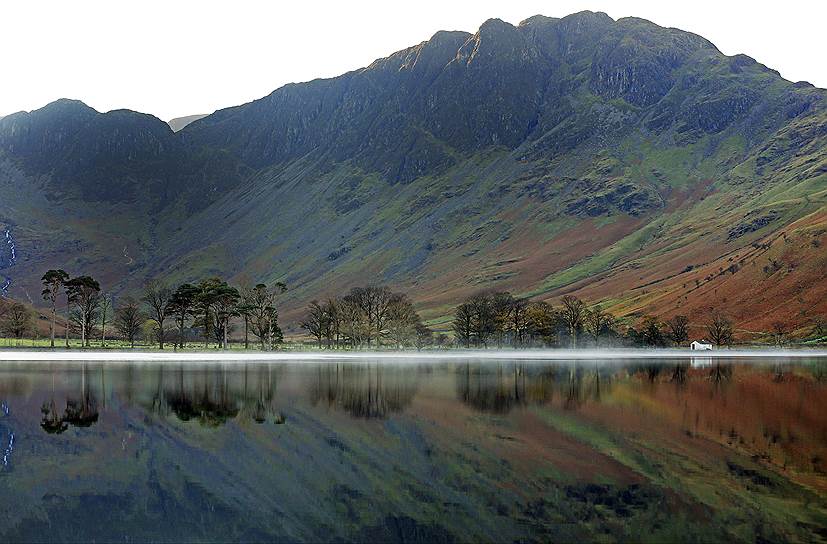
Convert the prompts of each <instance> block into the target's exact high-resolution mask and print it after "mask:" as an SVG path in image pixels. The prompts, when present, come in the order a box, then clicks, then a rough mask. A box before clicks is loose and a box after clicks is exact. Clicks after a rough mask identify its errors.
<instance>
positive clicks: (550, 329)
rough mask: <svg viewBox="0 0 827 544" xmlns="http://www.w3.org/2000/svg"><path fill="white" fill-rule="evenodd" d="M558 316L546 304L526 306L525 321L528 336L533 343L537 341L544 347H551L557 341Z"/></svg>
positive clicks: (539, 303) (538, 303)
mask: <svg viewBox="0 0 827 544" xmlns="http://www.w3.org/2000/svg"><path fill="white" fill-rule="evenodd" d="M557 318H558V314H557V312H555V310H554V308H553V307H552V306H551V304H549V303H548V302H544V301H536V302H532V303H531V304H529V305H528V308H527V309H526V320H527V322H528V334H529V335H530V337H531V338H532V340H533V341H535V342H536V341H537V340H538V339H539V340H541V341H542V343H543V344H545V345H551V344H552V343H554V342H555V341H556V340H557Z"/></svg>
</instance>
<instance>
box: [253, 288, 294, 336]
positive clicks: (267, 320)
mask: <svg viewBox="0 0 827 544" xmlns="http://www.w3.org/2000/svg"><path fill="white" fill-rule="evenodd" d="M285 291H287V286H286V285H285V284H284V283H282V282H276V283H274V284H273V286H272V287H268V286H267V285H266V284H264V283H259V284H258V285H256V286H255V287H253V289H252V290H251V291H250V296H249V298H248V300H247V305H248V306H249V312H250V317H249V319H250V324H251V325H252V329H253V334H254V335H255V336H256V337H257V338H258V340H259V344H260V345H261V349H262V350H264V348H265V343H266V346H267V349H268V350H271V349H273V342H281V338H282V334H281V329H280V328H279V325H278V317H279V314H278V311H277V310H276V299H277V298H278V296H279V295H280V294H282V293H284V292H285Z"/></svg>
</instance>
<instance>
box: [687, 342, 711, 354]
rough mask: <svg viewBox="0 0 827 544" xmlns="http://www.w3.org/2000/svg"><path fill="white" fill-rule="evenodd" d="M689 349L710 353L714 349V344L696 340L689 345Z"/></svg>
mask: <svg viewBox="0 0 827 544" xmlns="http://www.w3.org/2000/svg"><path fill="white" fill-rule="evenodd" d="M689 348H690V349H692V350H695V351H708V350H711V349H712V344H707V343H705V342H698V341H697V340H695V341H694V342H692V343H691V344H689Z"/></svg>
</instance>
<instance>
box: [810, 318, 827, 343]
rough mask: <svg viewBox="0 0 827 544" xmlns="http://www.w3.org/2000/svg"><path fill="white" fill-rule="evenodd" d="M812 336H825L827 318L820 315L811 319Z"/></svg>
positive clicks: (826, 332) (826, 334) (817, 337)
mask: <svg viewBox="0 0 827 544" xmlns="http://www.w3.org/2000/svg"><path fill="white" fill-rule="evenodd" d="M812 335H813V338H816V339H819V338H824V337H825V336H827V320H825V319H824V318H823V317H822V316H816V317H815V318H814V319H813V332H812Z"/></svg>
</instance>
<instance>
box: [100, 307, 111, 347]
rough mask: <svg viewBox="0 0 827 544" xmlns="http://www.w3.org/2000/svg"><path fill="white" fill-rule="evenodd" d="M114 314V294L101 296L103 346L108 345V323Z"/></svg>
mask: <svg viewBox="0 0 827 544" xmlns="http://www.w3.org/2000/svg"><path fill="white" fill-rule="evenodd" d="M111 315H112V295H109V294H104V295H102V296H101V303H100V324H101V347H106V324H107V323H109V321H108V320H109V319H110V317H111Z"/></svg>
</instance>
